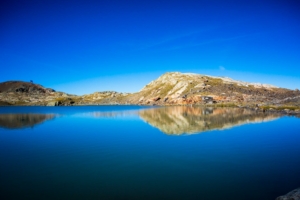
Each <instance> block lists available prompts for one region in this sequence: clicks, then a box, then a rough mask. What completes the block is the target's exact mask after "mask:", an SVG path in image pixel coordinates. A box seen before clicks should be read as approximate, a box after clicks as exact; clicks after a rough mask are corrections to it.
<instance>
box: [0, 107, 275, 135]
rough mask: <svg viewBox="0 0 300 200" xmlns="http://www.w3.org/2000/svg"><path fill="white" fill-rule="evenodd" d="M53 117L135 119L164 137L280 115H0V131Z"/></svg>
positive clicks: (178, 111)
mask: <svg viewBox="0 0 300 200" xmlns="http://www.w3.org/2000/svg"><path fill="white" fill-rule="evenodd" d="M57 116H62V117H63V116H71V117H92V118H128V117H130V116H139V117H140V118H141V119H142V120H143V121H145V122H146V123H148V124H150V125H151V126H154V127H156V128H158V129H159V130H160V131H162V132H163V133H166V134H168V135H182V134H193V133H201V132H203V131H209V130H222V129H227V128H232V127H234V126H238V125H243V124H248V123H259V122H265V121H270V120H274V119H277V118H279V117H280V116H281V115H280V114H267V113H257V112H254V111H251V110H248V109H242V108H203V107H187V106H174V107H159V108H150V109H139V110H122V111H104V112H103V111H102V112H101V111H94V112H93V111H92V112H76V113H71V114H70V115H68V114H65V113H55V114H53V113H52V114H45V113H44V114H40V113H38V114H36V113H26V114H17V113H16V114H0V127H2V128H7V129H21V128H28V127H33V126H35V125H37V124H41V123H43V122H45V121H47V120H50V119H54V118H55V117H57Z"/></svg>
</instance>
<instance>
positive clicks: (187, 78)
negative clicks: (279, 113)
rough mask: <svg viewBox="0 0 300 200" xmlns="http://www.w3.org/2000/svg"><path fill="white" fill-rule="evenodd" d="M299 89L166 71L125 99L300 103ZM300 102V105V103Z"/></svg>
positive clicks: (131, 101)
mask: <svg viewBox="0 0 300 200" xmlns="http://www.w3.org/2000/svg"><path fill="white" fill-rule="evenodd" d="M299 97H300V92H299V90H289V89H284V88H278V87H275V86H272V85H268V84H259V83H247V82H242V81H235V80H232V79H230V78H223V77H213V76H207V75H200V74H191V73H186V74H184V73H179V72H174V73H166V74H164V75H162V76H160V77H159V78H158V79H156V80H154V81H152V82H150V83H149V84H147V85H146V86H145V87H144V88H143V89H142V90H141V91H140V92H137V93H134V94H132V95H130V96H129V97H128V98H127V99H126V100H127V102H130V103H133V104H158V105H161V104H171V105H174V104H175V105H176V104H215V103H218V104H220V103H222V104H228V103H234V104H240V105H243V104H249V103H253V104H262V103H268V104H276V103H280V102H283V101H285V100H286V101H288V100H290V101H292V100H293V103H299V102H300V101H299ZM299 105H300V104H299Z"/></svg>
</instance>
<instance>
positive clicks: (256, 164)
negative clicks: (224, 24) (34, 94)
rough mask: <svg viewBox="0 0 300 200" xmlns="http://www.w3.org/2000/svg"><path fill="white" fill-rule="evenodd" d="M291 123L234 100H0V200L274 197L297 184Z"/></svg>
mask: <svg viewBox="0 0 300 200" xmlns="http://www.w3.org/2000/svg"><path fill="white" fill-rule="evenodd" d="M299 125H300V119H299V118H296V117H288V116H280V115H277V114H273V115H270V114H264V113H253V112H252V111H249V110H243V109H212V108H210V109H209V108H192V107H167V108H154V107H139V106H78V107H0V162H1V163H0V164H1V165H0V178H1V179H0V181H1V182H0V199H51V200H52V199H172V200H175V199H184V200H187V199H204V200H220V199H230V200H253V199H257V200H268V199H270V200H271V199H273V200H274V199H275V198H276V197H277V196H280V195H283V194H285V193H287V192H289V191H291V190H293V189H295V188H298V187H299V186H300V159H299V158H300V145H299V143H300V126H299Z"/></svg>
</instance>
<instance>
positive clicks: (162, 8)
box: [0, 0, 300, 94]
mask: <svg viewBox="0 0 300 200" xmlns="http://www.w3.org/2000/svg"><path fill="white" fill-rule="evenodd" d="M299 10H300V3H298V2H297V1H241V2H240V3H237V2H236V1H208V0H207V1H62V2H61V1H46V0H45V1H14V0H10V1H1V4H0V67H1V76H0V82H2V81H7V80H23V81H29V80H33V81H34V82H35V83H39V84H42V85H43V86H45V87H51V88H54V89H56V90H60V91H64V92H68V93H73V94H86V93H91V92H95V91H103V90H116V91H120V92H135V91H139V90H140V89H141V88H142V87H143V86H144V85H145V84H147V83H148V82H150V81H151V80H153V79H156V78H157V77H158V76H160V75H161V74H163V73H165V72H171V71H180V72H192V73H200V74H208V75H215V76H229V77H231V78H234V79H237V80H244V81H249V82H261V83H270V84H273V85H277V86H280V87H286V88H291V89H295V88H299V89H300V37H299V36H300V12H299Z"/></svg>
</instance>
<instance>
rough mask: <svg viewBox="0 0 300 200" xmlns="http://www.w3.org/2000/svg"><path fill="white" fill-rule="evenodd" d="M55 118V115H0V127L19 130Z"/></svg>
mask: <svg viewBox="0 0 300 200" xmlns="http://www.w3.org/2000/svg"><path fill="white" fill-rule="evenodd" d="M53 118H55V114H0V127H1V128H7V129H21V128H28V127H34V126H35V125H37V124H41V123H43V122H45V121H47V120H50V119H53Z"/></svg>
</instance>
